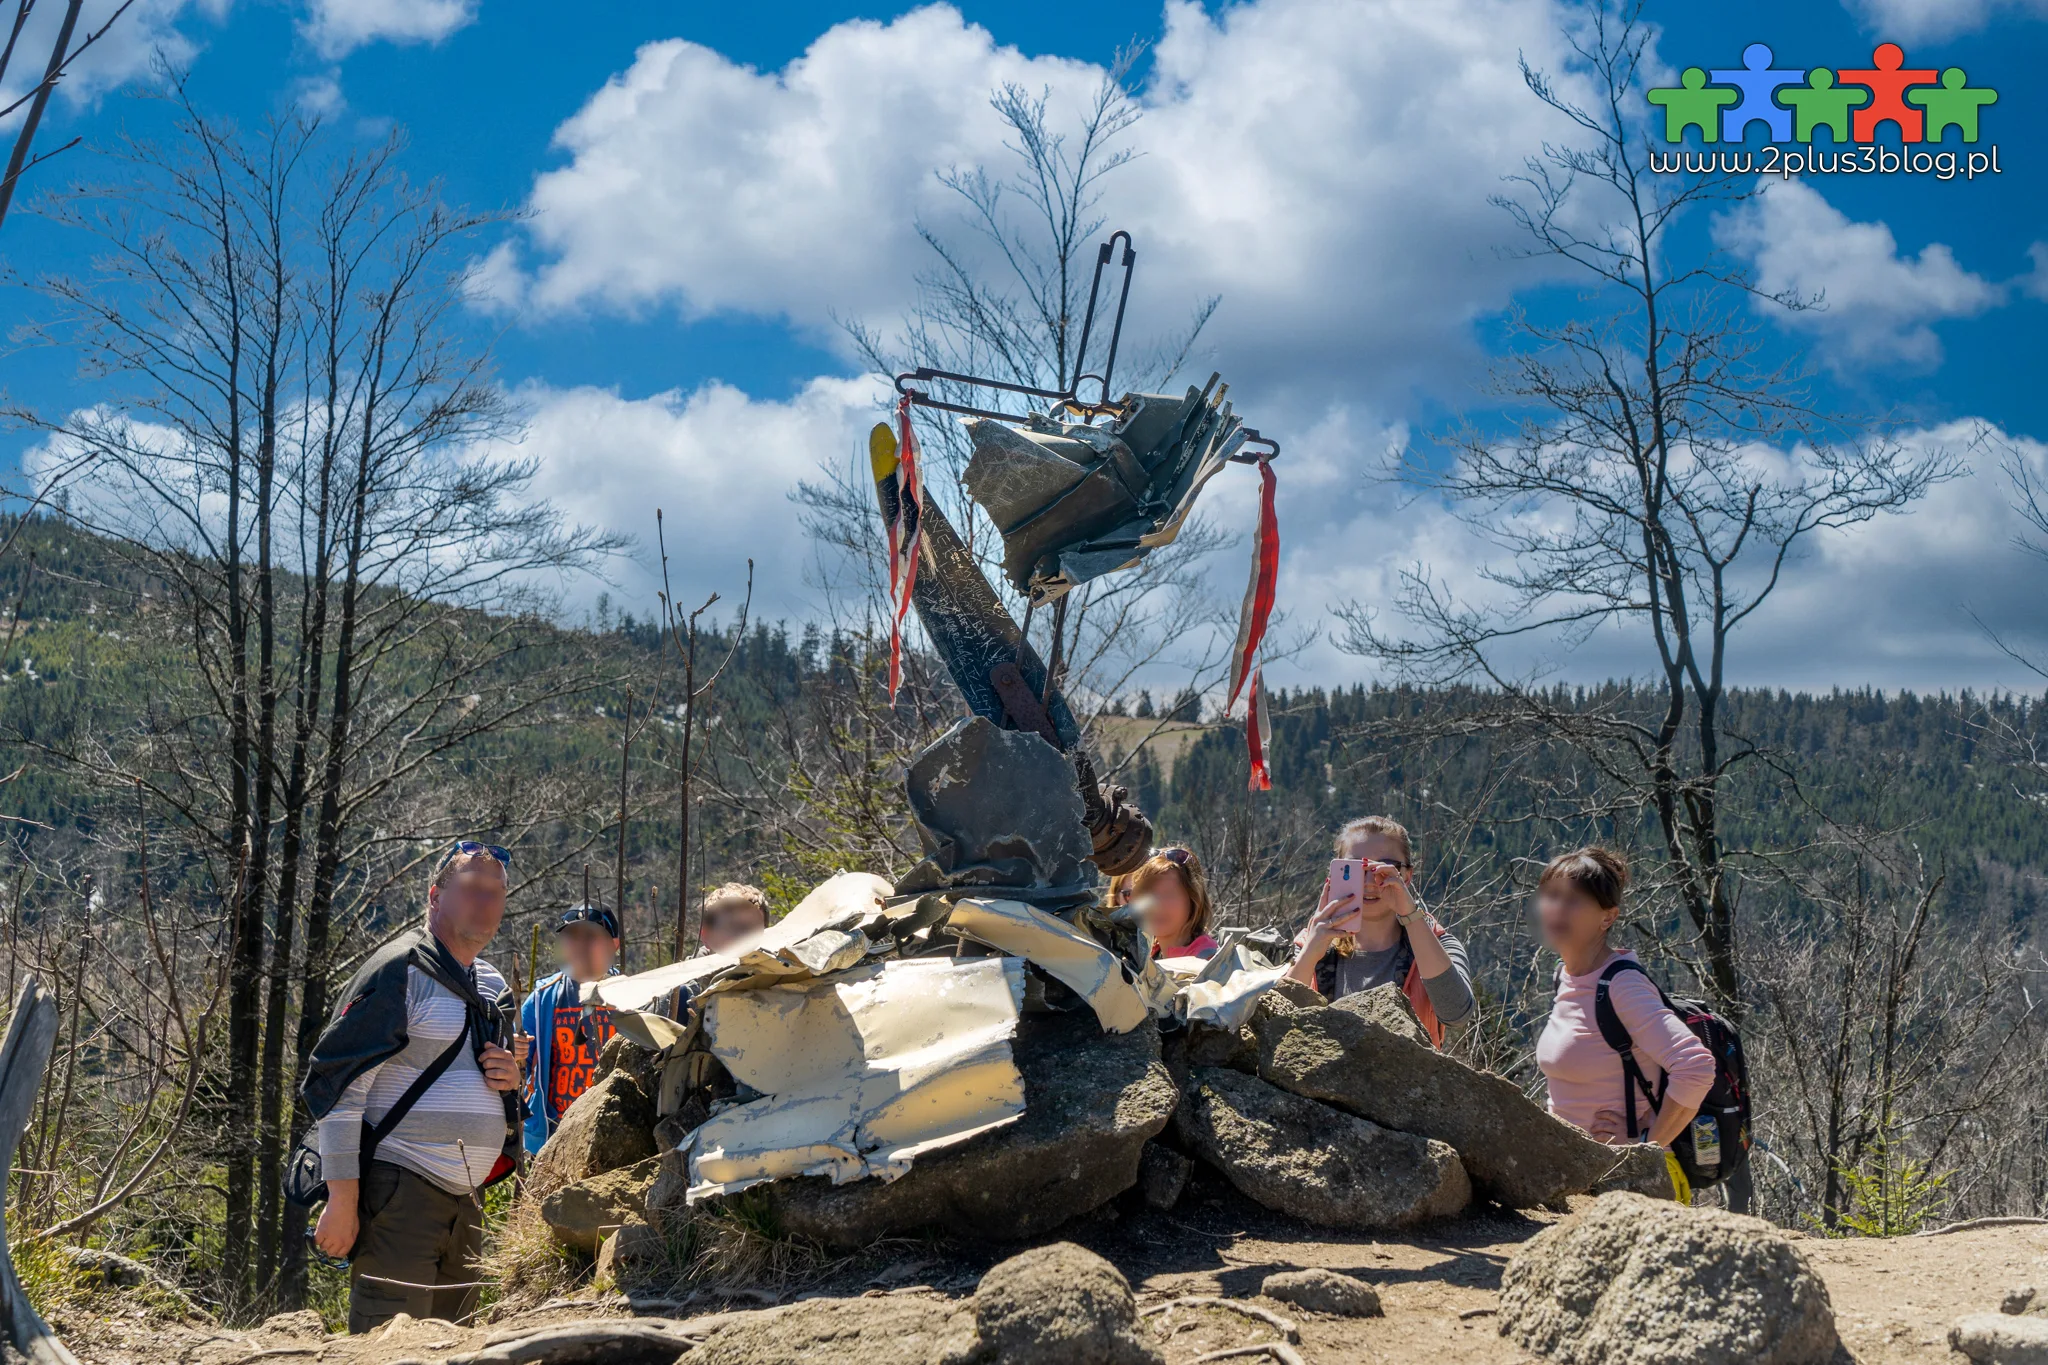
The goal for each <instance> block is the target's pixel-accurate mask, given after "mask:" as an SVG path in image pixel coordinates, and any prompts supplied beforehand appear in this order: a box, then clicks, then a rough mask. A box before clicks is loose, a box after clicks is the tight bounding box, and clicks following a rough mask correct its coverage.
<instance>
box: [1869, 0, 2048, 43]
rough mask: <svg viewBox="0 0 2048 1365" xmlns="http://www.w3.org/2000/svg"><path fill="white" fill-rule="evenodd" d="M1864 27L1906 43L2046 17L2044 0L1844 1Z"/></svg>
mask: <svg viewBox="0 0 2048 1365" xmlns="http://www.w3.org/2000/svg"><path fill="white" fill-rule="evenodd" d="M1846 3H1847V5H1848V8H1849V10H1850V12H1851V13H1853V14H1855V15H1856V16H1857V17H1858V18H1860V19H1861V20H1862V21H1863V26H1864V28H1866V29H1868V30H1869V31H1870V32H1871V33H1872V34H1874V35H1875V36H1877V37H1879V38H1886V39H1890V40H1892V41H1894V42H1900V43H1910V42H1918V41H1919V40H1921V39H1927V38H1953V37H1955V36H1956V35H1957V34H1961V33H1975V32H1977V31H1978V30H1979V29H1983V28H1987V27H1989V26H1990V24H1991V23H1992V21H1994V20H1996V19H2000V18H2003V17H2005V16H2007V15H2010V16H2012V17H2014V18H2020V19H2040V18H2044V17H2048V0H1846Z"/></svg>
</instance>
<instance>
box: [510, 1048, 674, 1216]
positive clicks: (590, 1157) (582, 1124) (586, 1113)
mask: <svg viewBox="0 0 2048 1365" xmlns="http://www.w3.org/2000/svg"><path fill="white" fill-rule="evenodd" d="M653 1155H654V1104H653V1102H652V1101H651V1100H649V1099H648V1098H647V1092H646V1091H644V1090H642V1089H641V1088H640V1086H639V1085H638V1084H637V1083H636V1082H635V1081H634V1080H633V1078H632V1077H631V1076H629V1075H627V1074H626V1072H625V1071H624V1070H622V1069H621V1070H613V1071H610V1072H608V1073H606V1074H605V1075H604V1076H602V1077H600V1078H599V1079H597V1080H595V1081H593V1082H592V1083H591V1086H590V1089H588V1090H586V1091H584V1092H583V1093H582V1094H581V1095H578V1096H577V1097H576V1102H575V1103H574V1104H572V1105H570V1106H569V1108H568V1109H567V1110H566V1111H565V1112H564V1113H563V1115H562V1121H561V1122H560V1123H558V1124H556V1125H555V1131H554V1132H553V1133H552V1134H551V1135H550V1136H549V1137H548V1140H547V1144H546V1145H545V1146H543V1147H542V1148H541V1149H540V1153H539V1155H537V1156H536V1157H534V1161H533V1181H534V1184H535V1185H536V1186H538V1187H539V1188H541V1189H552V1188H554V1187H555V1186H558V1185H573V1184H575V1183H576V1182H577V1181H579V1180H588V1179H590V1177H592V1176H594V1175H603V1174H604V1173H605V1172H606V1171H616V1170H618V1169H619V1168H620V1167H622V1166H631V1165H634V1164H635V1163H637V1162H642V1161H645V1160H646V1159H647V1158H648V1157H651V1156H653Z"/></svg>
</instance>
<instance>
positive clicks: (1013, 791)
mask: <svg viewBox="0 0 2048 1365" xmlns="http://www.w3.org/2000/svg"><path fill="white" fill-rule="evenodd" d="M904 785H905V787H906V788H907V789H908V792H909V796H910V811H911V815H912V816H913V817H914V819H915V821H916V824H917V837H918V841H919V843H920V844H922V845H923V848H924V857H923V858H922V859H920V860H919V861H918V863H917V865H916V866H914V867H912V868H911V869H910V871H909V872H907V873H905V874H904V876H903V878H902V880H900V881H898V882H897V883H896V891H897V893H898V894H899V895H905V896H908V895H913V894H917V893H921V892H927V891H957V892H960V893H963V894H965V895H969V896H978V895H979V896H1003V897H1008V898H1010V899H1014V900H1023V901H1029V902H1030V903H1031V904H1033V905H1036V906H1039V907H1040V908H1041V909H1048V910H1050V909H1060V908H1065V907H1070V906H1074V905H1078V904H1082V903H1084V902H1087V901H1089V900H1091V899H1092V898H1093V896H1094V889H1095V865H1094V864H1093V863H1092V862H1090V861H1089V859H1090V858H1091V857H1092V856H1093V854H1094V852H1095V845H1094V842H1093V841H1092V840H1091V839H1090V838H1089V836H1088V826H1087V824H1086V823H1085V820H1084V812H1083V807H1082V804H1081V789H1080V788H1079V787H1078V786H1077V785H1076V779H1075V776H1074V765H1073V763H1072V762H1070V761H1069V760H1068V759H1067V757H1066V755H1064V754H1062V753H1061V752H1060V751H1059V750H1058V749H1055V748H1053V747H1052V745H1050V744H1048V743H1046V742H1045V741H1044V740H1043V739H1041V738H1039V737H1038V735H1036V734H1034V733H1029V732H1026V731H1023V730H999V729H997V728H996V727H995V726H994V725H992V724H990V723H989V722H988V721H987V720H986V719H984V718H982V717H980V716H970V717H969V718H967V719H966V720H963V721H960V722H958V723H957V724H955V725H954V726H953V727H952V728H951V729H950V730H948V731H946V733H945V734H943V735H940V736H939V737H938V738H937V739H935V740H933V741H932V743H931V744H930V745H929V746H927V747H926V749H925V750H924V752H923V753H921V754H919V755H918V756H917V757H916V758H915V759H913V760H912V761H911V764H910V772H909V774H908V776H907V778H906V779H905V783H904Z"/></svg>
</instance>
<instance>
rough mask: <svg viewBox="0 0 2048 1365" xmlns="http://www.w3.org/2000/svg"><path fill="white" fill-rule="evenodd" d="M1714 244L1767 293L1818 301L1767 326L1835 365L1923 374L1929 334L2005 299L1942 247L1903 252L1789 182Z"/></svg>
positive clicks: (1932, 350) (1728, 220)
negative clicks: (1746, 265)
mask: <svg viewBox="0 0 2048 1365" xmlns="http://www.w3.org/2000/svg"><path fill="white" fill-rule="evenodd" d="M1714 236H1715V240H1716V241H1718V242H1719V243H1720V244H1721V245H1722V246H1723V247H1725V248H1727V249H1729V250H1732V251H1734V252H1736V253H1738V254H1739V255H1742V256H1744V257H1746V258H1747V259H1748V260H1749V261H1750V262H1751V264H1752V265H1753V266H1754V268H1755V274H1756V282H1757V284H1758V285H1759V286H1760V287H1761V288H1762V289H1763V290H1764V291H1765V292H1766V293H1772V294H1776V293H1781V292H1790V293H1793V294H1797V295H1801V296H1804V297H1807V298H1811V297H1813V296H1816V295H1818V296H1820V297H1821V300H1822V302H1821V304H1820V306H1818V307H1815V308H1811V309H1807V310H1806V311H1803V312H1792V313H1784V312H1779V313H1776V314H1775V316H1777V317H1779V318H1780V319H1781V320H1782V321H1784V322H1785V323H1786V324H1787V325H1788V326H1792V327H1795V328H1799V329H1801V330H1804V331H1807V332H1809V333H1811V334H1812V335H1813V336H1815V337H1816V338H1817V339H1818V340H1819V342H1820V343H1821V345H1822V347H1823V349H1824V352H1825V354H1826V355H1827V357H1828V359H1830V360H1831V361H1833V362H1834V363H1837V364H1863V363H1869V362H1877V363H1898V364H1906V365H1913V366H1923V367H1931V366H1933V365H1934V364H1936V363H1938V362H1939V361H1940V359H1941V340H1940V338H1939V337H1937V336H1936V335H1935V333H1934V330H1933V327H1932V326H1931V325H1930V324H1932V323H1935V322H1938V321H1940V320H1942V319H1944V318H1960V317H1972V316H1975V315H1976V314H1978V313H1981V312H1983V311H1985V310H1986V309H1988V308H1993V307H1996V306H1997V305H1998V304H1999V303H2001V302H2003V301H2004V297H2005V291H2004V289H2003V288H2001V287H2000V286H1999V285H1997V284H1994V283H1992V282H1991V281H1989V280H1986V279H1984V278H1983V277H1981V276H1979V275H1975V274H1972V273H1971V272H1970V271H1968V270H1966V269H1964V268H1963V267H1962V265H1961V264H1960V263H1958V262H1957V260H1956V257H1955V253H1954V252H1953V251H1951V250H1950V249H1949V248H1948V247H1947V246H1945V245H1943V244H1942V243H1940V242H1932V243H1929V244H1928V245H1927V246H1925V247H1923V248H1922V249H1921V250H1920V252H1919V254H1918V255H1910V254H1907V253H1905V252H1902V251H1901V250H1900V249H1899V243H1898V239H1897V238H1896V237H1895V236H1893V234H1892V230H1891V228H1890V227H1889V226H1888V225H1886V224H1884V223H1882V222H1875V223H1863V222H1857V221H1855V220H1854V219H1852V218H1850V217H1849V216H1848V215H1847V214H1845V213H1843V212H1842V211H1841V210H1840V209H1838V208H1836V207H1835V206H1834V205H1832V204H1830V203H1829V202H1828V201H1827V200H1826V199H1825V198H1823V197H1822V196H1821V194H1820V192H1819V191H1818V190H1815V189H1813V188H1812V187H1810V186H1807V185H1803V184H1800V183H1798V182H1797V181H1790V182H1785V183H1781V184H1770V185H1768V186H1767V187H1766V188H1765V189H1764V191H1763V192H1762V193H1761V194H1759V195H1757V196H1756V197H1755V198H1753V199H1751V200H1749V201H1748V202H1747V203H1745V204H1744V205H1743V206H1742V207H1741V208H1739V209H1737V210H1736V211H1734V212H1733V213H1730V214H1728V215H1725V216H1724V217H1722V218H1721V219H1720V220H1719V221H1718V222H1717V223H1716V224H1715V231H1714Z"/></svg>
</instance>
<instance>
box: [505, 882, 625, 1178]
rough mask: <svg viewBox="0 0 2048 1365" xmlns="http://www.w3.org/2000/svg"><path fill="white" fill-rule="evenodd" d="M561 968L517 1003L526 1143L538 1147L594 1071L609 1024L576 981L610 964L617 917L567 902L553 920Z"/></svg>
mask: <svg viewBox="0 0 2048 1365" xmlns="http://www.w3.org/2000/svg"><path fill="white" fill-rule="evenodd" d="M555 942H556V943H557V944H558V945H560V947H561V950H562V970H560V971H558V972H556V973H554V974H553V975H552V976H548V977H544V978H542V979H541V980H539V981H537V982H535V983H534V987H533V994H531V995H529V996H527V997H526V1001H525V1003H524V1004H522V1005H521V1006H520V1007H519V1021H520V1025H521V1027H522V1028H524V1029H525V1031H526V1035H527V1037H529V1038H531V1039H533V1049H532V1051H531V1052H530V1053H529V1054H528V1062H529V1065H528V1068H527V1091H526V1097H527V1107H528V1109H529V1110H530V1111H531V1112H530V1114H529V1116H528V1118H527V1120H526V1150H527V1151H528V1152H529V1153H531V1152H538V1151H539V1150H540V1149H541V1144H542V1143H544V1142H546V1141H547V1140H548V1135H549V1134H551V1133H553V1132H554V1131H555V1125H556V1124H558V1123H560V1122H561V1121H562V1115H563V1114H564V1113H565V1112H567V1110H568V1108H569V1106H570V1105H571V1104H573V1103H575V1102H576V1097H577V1096H578V1095H581V1094H582V1093H583V1092H584V1091H586V1090H588V1089H589V1088H590V1083H591V1081H592V1079H593V1078H594V1077H595V1076H596V1074H597V1055H598V1053H600V1052H602V1051H603V1050H604V1045H605V1043H606V1042H607V1041H609V1040H610V1038H611V1036H612V1034H613V1033H614V1032H616V1026H615V1025H614V1024H613V1022H612V1012H611V1009H610V1008H609V1007H608V1006H604V1005H593V1006H592V1007H591V1008H589V1009H588V1010H586V1009H584V1008H583V1006H582V1004H581V1003H580V996H581V994H582V990H581V988H582V987H583V986H585V985H587V984H588V983H590V982H592V981H601V980H603V979H604V978H605V977H606V976H609V975H610V974H612V973H613V972H616V971H617V970H618V969H619V968H618V961H619V921H618V917H617V916H616V915H614V914H613V913H612V912H611V911H609V910H607V909H605V908H604V907H602V906H598V905H572V906H570V907H569V908H568V909H567V910H565V911H563V912H562V918H561V919H560V920H559V921H558V922H557V923H556V925H555Z"/></svg>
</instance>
